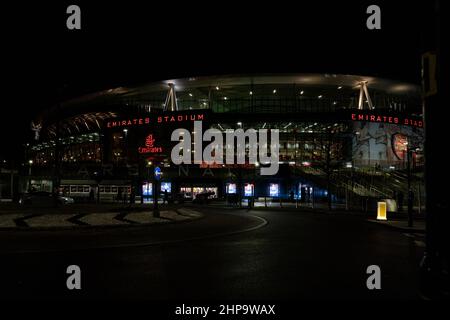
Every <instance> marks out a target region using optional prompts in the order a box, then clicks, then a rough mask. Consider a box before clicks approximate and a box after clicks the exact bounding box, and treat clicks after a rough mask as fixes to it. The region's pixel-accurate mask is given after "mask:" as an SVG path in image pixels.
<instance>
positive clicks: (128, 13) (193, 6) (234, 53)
mask: <svg viewBox="0 0 450 320" xmlns="http://www.w3.org/2000/svg"><path fill="white" fill-rule="evenodd" d="M91 2H92V1H89V2H88V1H72V2H67V1H61V3H55V4H50V3H47V4H42V3H41V2H39V3H36V2H33V3H30V4H24V3H20V4H14V5H5V6H3V4H2V6H3V7H2V13H3V15H2V30H3V34H4V35H3V36H2V55H3V57H2V60H3V64H4V66H5V68H2V69H4V70H6V71H4V72H2V76H3V80H4V86H3V94H4V96H6V101H4V103H2V122H1V131H0V134H1V135H0V143H1V148H0V150H1V151H0V159H3V158H5V157H6V158H17V155H18V154H19V150H20V143H21V142H22V141H24V139H26V137H28V136H30V134H31V133H30V130H29V123H30V120H31V119H32V118H33V117H34V116H35V115H36V113H38V112H39V111H40V110H42V109H43V108H46V107H48V106H51V105H52V104H54V103H56V102H57V101H58V99H66V98H69V97H74V96H77V95H79V94H83V93H89V92H93V91H96V90H100V89H105V88H110V87H116V86H121V85H130V84H138V83H142V82H150V81H152V80H163V79H169V78H175V77H189V76H200V75H217V74H239V73H271V72H288V73H297V72H298V73H302V72H318V73H345V74H360V75H371V76H381V77H386V78H392V79H396V80H403V81H408V82H414V83H417V84H419V83H420V53H421V51H422V43H423V39H422V34H421V30H422V29H423V26H424V25H425V24H426V21H425V20H424V18H423V12H424V11H425V10H429V7H430V4H428V3H427V2H421V3H418V2H416V1H414V2H413V1H395V3H393V2H394V1H391V2H386V3H384V2H379V1H378V2H373V1H359V2H354V4H351V3H352V2H349V1H345V2H344V1H327V2H323V1H314V2H313V3H314V4H311V3H308V4H306V3H302V2H301V1H276V2H268V3H263V2H262V1H254V2H251V3H248V4H246V5H245V6H244V5H243V3H244V2H243V1H226V2H225V1H224V2H217V3H216V2H213V1H209V2H204V3H192V1H189V2H186V1H185V2H183V3H175V2H173V1H170V2H169V1H164V2H161V1H160V2H158V3H157V4H156V3H155V4H147V5H145V6H144V5H143V4H141V3H142V1H136V4H132V2H131V1H126V2H123V3H122V4H114V5H113V4H110V3H108V2H105V3H103V4H101V5H100V3H97V5H95V6H94V5H93V4H92V3H91ZM295 2H296V3H297V4H295V5H294V3H295ZM138 3H139V4H138ZM152 3H153V2H152ZM374 3H376V4H378V5H379V6H380V7H381V10H382V18H381V19H382V29H381V30H368V29H367V28H366V19H367V16H368V15H367V14H366V13H365V11H366V8H367V6H368V5H370V4H374ZM70 4H78V5H80V7H81V11H82V30H81V31H70V30H67V29H66V18H67V16H68V15H67V14H66V13H65V11H66V8H67V6H68V5H70ZM58 92H61V94H58Z"/></svg>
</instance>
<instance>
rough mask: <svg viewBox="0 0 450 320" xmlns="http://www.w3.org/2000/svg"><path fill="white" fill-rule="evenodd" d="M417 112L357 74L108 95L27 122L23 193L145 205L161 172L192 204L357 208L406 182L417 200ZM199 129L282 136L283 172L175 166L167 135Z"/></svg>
mask: <svg viewBox="0 0 450 320" xmlns="http://www.w3.org/2000/svg"><path fill="white" fill-rule="evenodd" d="M421 113H422V106H421V99H420V88H419V87H418V86H416V85H413V84H408V83H401V82H396V81H391V80H386V79H379V78H374V77H364V76H354V75H335V74H286V75H285V74H282V75H280V74H278V75H258V76H254V75H251V76H215V77H192V78H186V79H173V80H167V81H160V82H154V83H150V84H146V85H142V86H135V87H120V88H112V89H109V90H105V91H101V92H97V93H93V94H89V95H86V96H81V97H79V98H77V99H73V100H70V101H65V102H62V103H61V104H59V105H56V106H51V107H49V108H48V109H47V110H46V111H45V112H43V113H41V114H40V115H39V117H37V118H36V119H35V120H34V121H33V123H32V125H31V129H32V131H31V134H32V139H31V140H30V142H29V143H28V144H27V145H26V156H25V157H26V159H25V161H24V176H23V179H22V182H21V191H22V192H25V191H26V190H30V189H32V190H42V191H51V190H54V189H55V188H57V189H58V190H59V191H60V192H61V193H64V194H66V195H70V196H71V197H74V198H75V199H76V201H87V199H88V198H89V196H91V197H92V194H94V198H95V199H98V201H117V200H120V199H122V198H123V197H125V196H126V195H129V194H130V193H134V194H135V196H136V199H137V200H136V201H151V199H150V198H151V195H152V185H153V182H152V170H153V167H155V166H159V167H160V168H161V170H162V179H161V182H160V184H161V192H162V191H164V190H167V192H168V193H169V194H171V195H172V196H174V197H175V196H176V197H182V198H183V199H185V200H187V201H188V200H192V199H195V198H196V196H197V195H198V194H202V193H208V196H209V197H210V198H220V199H226V198H227V197H229V196H237V197H238V198H246V197H252V196H254V197H258V198H261V197H265V198H270V199H271V200H274V199H293V198H295V199H298V200H300V201H302V202H313V201H317V202H319V201H327V199H328V201H332V202H333V203H334V204H342V203H343V202H344V199H345V201H352V202H354V203H359V202H361V199H379V198H390V197H392V194H394V193H397V192H403V193H405V194H406V193H407V190H408V184H409V185H410V186H411V187H412V188H414V190H416V192H417V194H418V195H419V196H418V197H416V201H423V199H422V198H423V195H422V193H423V192H422V191H421V190H420V189H421V188H423V186H422V175H423V158H422V150H423V122H422V114H421ZM194 121H202V123H203V127H204V128H216V129H218V130H220V131H222V132H225V131H226V130H227V129H239V128H242V129H244V130H246V129H248V128H253V129H279V130H280V145H279V171H278V173H277V174H276V175H273V176H261V175H259V171H258V170H257V169H258V166H259V164H258V163H256V164H250V163H246V164H241V165H227V164H220V165H218V164H212V165H211V164H205V163H202V164H192V165H184V164H182V165H175V164H173V163H172V162H171V158H170V151H171V149H172V146H173V145H174V144H175V142H172V141H171V133H172V131H173V130H174V129H177V128H186V129H188V130H192V128H193V123H194ZM191 151H192V152H194V151H195V150H194V148H193V149H192V150H191ZM408 168H409V170H408ZM147 198H148V200H147ZM419 205H420V204H419Z"/></svg>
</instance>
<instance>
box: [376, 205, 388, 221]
mask: <svg viewBox="0 0 450 320" xmlns="http://www.w3.org/2000/svg"><path fill="white" fill-rule="evenodd" d="M386 211H387V205H386V202H381V201H380V202H378V212H377V220H387V215H386Z"/></svg>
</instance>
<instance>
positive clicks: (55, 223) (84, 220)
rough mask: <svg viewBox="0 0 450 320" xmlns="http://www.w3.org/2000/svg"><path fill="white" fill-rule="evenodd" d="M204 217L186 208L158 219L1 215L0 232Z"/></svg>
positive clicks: (127, 214)
mask: <svg viewBox="0 0 450 320" xmlns="http://www.w3.org/2000/svg"><path fill="white" fill-rule="evenodd" d="M202 217H203V214H202V213H200V212H197V211H194V210H189V209H174V210H162V211H161V212H160V217H158V218H157V217H153V214H152V212H151V211H122V212H92V213H86V214H83V213H78V214H77V213H74V214H67V213H65V214H64V213H51V214H26V213H25V214H18V213H14V214H3V215H0V230H3V229H7V230H8V229H9V230H10V229H23V230H27V229H50V230H51V229H61V228H63V229H64V228H69V229H72V228H83V227H117V226H133V225H134V226H136V225H159V224H166V223H177V222H187V221H192V220H196V219H200V218H202Z"/></svg>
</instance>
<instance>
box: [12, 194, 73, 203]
mask: <svg viewBox="0 0 450 320" xmlns="http://www.w3.org/2000/svg"><path fill="white" fill-rule="evenodd" d="M54 197H55V195H54V194H53V193H51V192H46V191H36V192H29V193H24V194H23V195H22V196H21V197H20V199H19V203H20V204H23V205H27V204H30V205H42V206H51V205H54V204H55V198H54ZM56 201H57V203H58V204H62V205H66V204H71V203H74V202H75V201H74V199H73V198H71V197H66V196H62V195H58V196H57V199H56Z"/></svg>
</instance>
